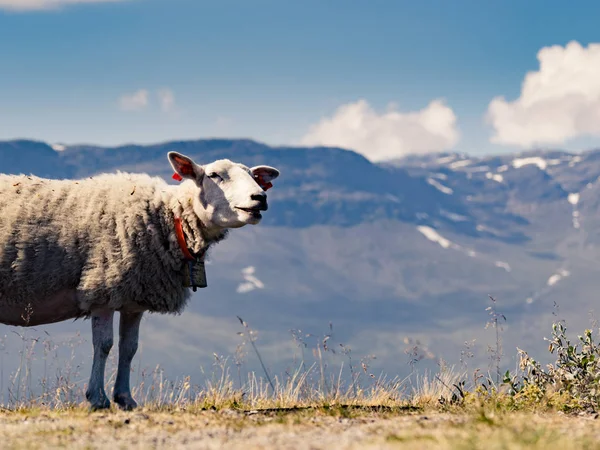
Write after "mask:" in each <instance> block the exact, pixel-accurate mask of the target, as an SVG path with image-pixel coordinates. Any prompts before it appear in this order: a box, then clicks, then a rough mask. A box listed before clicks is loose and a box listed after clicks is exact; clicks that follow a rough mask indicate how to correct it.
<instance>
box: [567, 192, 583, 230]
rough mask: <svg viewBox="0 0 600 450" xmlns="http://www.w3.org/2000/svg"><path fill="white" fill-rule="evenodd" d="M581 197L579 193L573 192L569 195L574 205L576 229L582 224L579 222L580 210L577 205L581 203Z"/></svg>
mask: <svg viewBox="0 0 600 450" xmlns="http://www.w3.org/2000/svg"><path fill="white" fill-rule="evenodd" d="M579 197H580V196H579V193H572V194H569V196H568V197H567V199H568V200H569V203H570V204H571V205H573V228H575V229H579V227H580V226H581V224H580V222H579V210H578V209H577V205H578V204H579Z"/></svg>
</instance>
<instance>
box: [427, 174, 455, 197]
mask: <svg viewBox="0 0 600 450" xmlns="http://www.w3.org/2000/svg"><path fill="white" fill-rule="evenodd" d="M427 182H428V183H429V184H430V185H432V186H433V187H434V188H436V189H437V190H438V191H440V192H442V193H444V194H446V195H451V194H453V193H454V191H453V190H452V189H451V188H449V187H447V186H444V185H443V184H442V183H440V182H439V181H437V180H434V179H433V178H427Z"/></svg>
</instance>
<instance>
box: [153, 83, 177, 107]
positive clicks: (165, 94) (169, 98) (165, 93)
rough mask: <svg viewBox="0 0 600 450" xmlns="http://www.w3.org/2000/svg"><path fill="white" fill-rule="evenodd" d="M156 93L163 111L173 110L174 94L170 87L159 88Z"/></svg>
mask: <svg viewBox="0 0 600 450" xmlns="http://www.w3.org/2000/svg"><path fill="white" fill-rule="evenodd" d="M156 95H157V96H158V102H159V103H160V109H162V110H163V111H164V112H166V113H169V112H172V111H173V108H174V107H175V94H173V91H172V90H171V89H168V88H165V89H161V90H159V91H158V92H157V93H156Z"/></svg>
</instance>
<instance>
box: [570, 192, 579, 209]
mask: <svg viewBox="0 0 600 450" xmlns="http://www.w3.org/2000/svg"><path fill="white" fill-rule="evenodd" d="M568 199H569V203H570V204H571V205H573V206H575V205H577V203H579V193H574V194H569V197H568Z"/></svg>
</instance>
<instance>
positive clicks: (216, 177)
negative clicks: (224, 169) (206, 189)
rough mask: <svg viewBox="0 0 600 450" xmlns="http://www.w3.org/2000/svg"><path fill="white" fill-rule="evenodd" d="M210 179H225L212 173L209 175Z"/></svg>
mask: <svg viewBox="0 0 600 450" xmlns="http://www.w3.org/2000/svg"><path fill="white" fill-rule="evenodd" d="M208 178H212V179H213V180H218V181H223V178H222V177H221V175H219V174H218V173H215V172H212V173H209V174H208Z"/></svg>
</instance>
